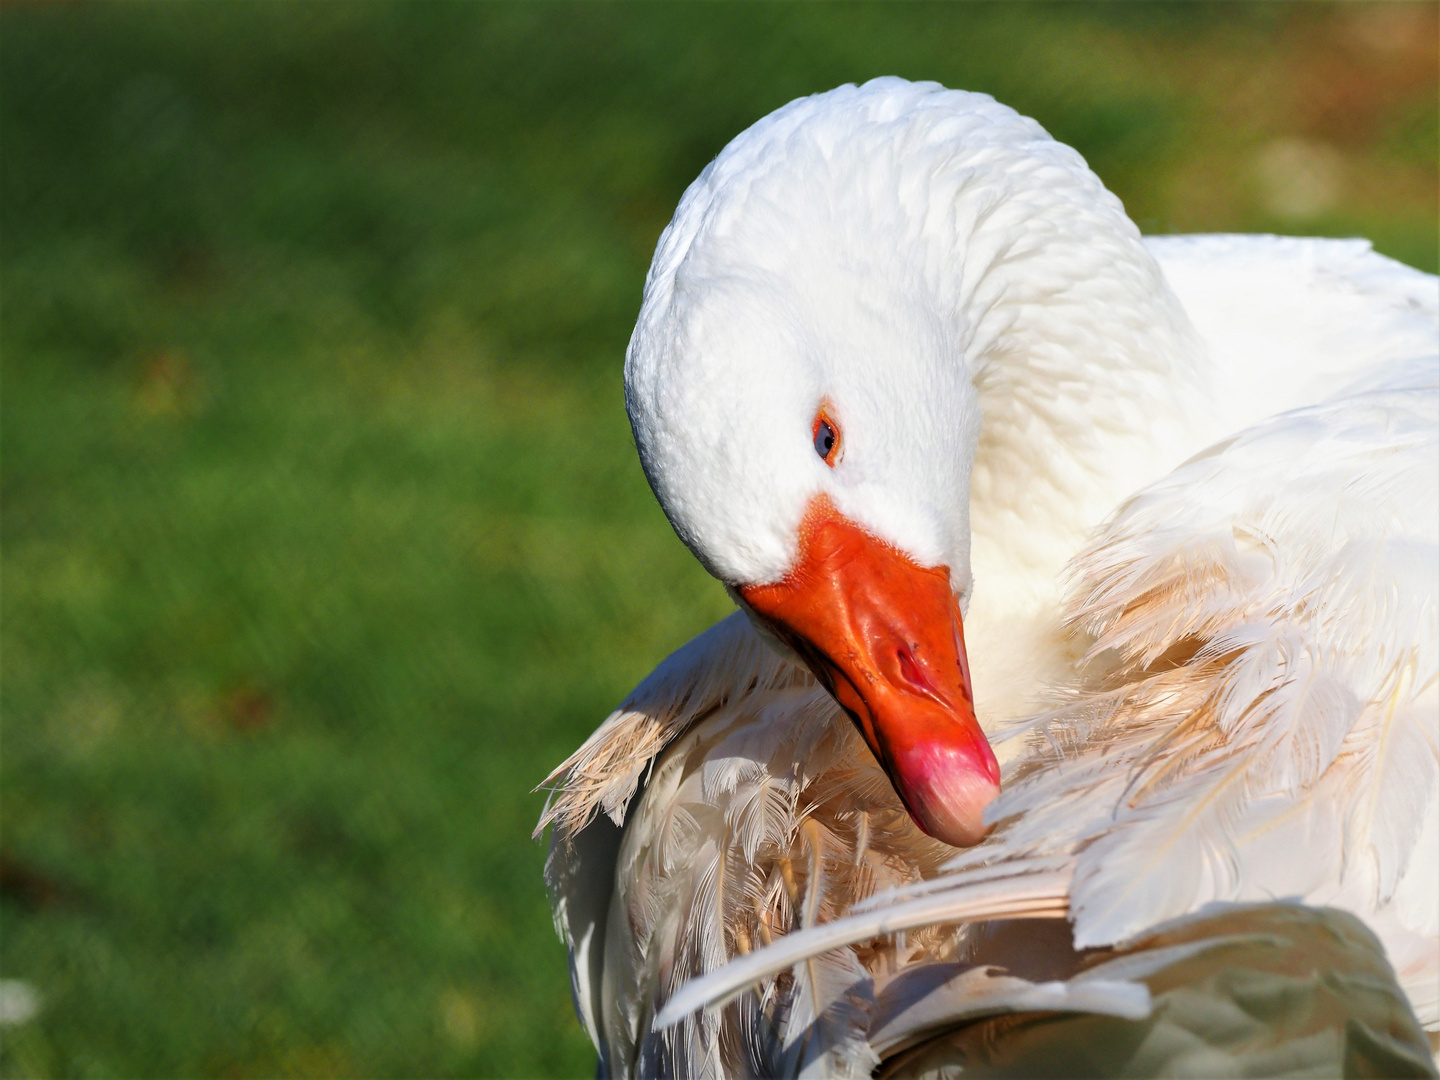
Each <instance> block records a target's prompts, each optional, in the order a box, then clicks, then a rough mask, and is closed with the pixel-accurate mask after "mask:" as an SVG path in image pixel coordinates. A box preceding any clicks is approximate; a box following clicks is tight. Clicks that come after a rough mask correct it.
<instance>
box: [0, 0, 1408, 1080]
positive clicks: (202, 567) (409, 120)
mask: <svg viewBox="0 0 1440 1080" xmlns="http://www.w3.org/2000/svg"><path fill="white" fill-rule="evenodd" d="M1395 11H1398V12H1399V13H1400V14H1399V16H1396V15H1395V14H1394V13H1393V12H1395ZM1397 18H1398V20H1399V21H1398V22H1397V21H1396V20H1397ZM1406 19H1409V20H1410V22H1409V23H1406V22H1405V20H1406ZM1367 20H1368V21H1367ZM1417 20H1418V21H1417ZM0 22H3V33H0V61H3V64H0V130H3V139H4V144H3V157H0V181H3V184H0V255H3V262H0V362H3V378H4V386H3V389H4V398H3V430H0V449H3V455H4V478H3V511H4V512H3V521H0V530H3V532H0V536H3V573H4V581H3V584H4V590H3V596H0V602H3V625H0V633H3V663H4V671H3V676H4V678H3V684H0V695H3V698H0V705H3V721H4V728H3V760H0V783H3V811H4V816H3V825H0V827H3V834H0V858H3V861H0V893H3V901H0V903H3V906H0V919H3V926H0V931H3V937H0V977H4V978H14V979H23V980H26V981H27V982H28V983H30V984H33V985H34V986H35V987H36V988H37V989H38V991H39V993H40V995H41V999H42V1008H41V1011H40V1014H39V1016H38V1018H37V1019H35V1020H33V1021H31V1022H30V1023H28V1024H26V1025H23V1026H20V1027H15V1028H7V1029H5V1030H4V1032H3V1043H0V1069H3V1071H4V1073H5V1074H6V1075H15V1076H31V1075H34V1076H42V1075H80V1076H92V1075H93V1076H159V1075H220V1076H269V1075H296V1076H321V1075H367V1076H376V1075H450V1074H485V1075H504V1076H512V1075H537V1074H547V1075H582V1074H589V1073H590V1072H591V1070H592V1067H593V1058H592V1055H591V1052H590V1050H589V1046H588V1043H587V1041H586V1040H585V1038H584V1036H583V1035H582V1034H581V1032H580V1030H579V1028H578V1026H577V1025H576V1023H575V1022H574V1020H573V1018H572V1017H571V1014H570V1005H569V994H568V986H567V976H566V972H565V966H564V953H563V950H562V948H561V947H560V945H559V944H558V942H556V940H555V938H554V935H553V931H552V930H551V927H550V921H549V915H548V911H547V908H546V904H545V901H544V895H543V889H542V886H541V883H540V868H541V864H542V862H543V854H544V852H543V847H542V846H541V845H539V844H536V843H535V842H533V841H531V840H530V839H529V831H530V828H531V826H532V824H533V822H534V819H535V817H536V815H537V814H538V811H539V808H540V804H541V798H540V797H539V796H536V795H533V794H531V793H530V789H531V787H532V786H533V785H534V784H535V783H536V782H537V781H538V780H539V779H540V778H541V777H542V776H543V775H544V774H545V772H546V771H547V770H548V769H549V767H550V766H551V765H553V764H554V763H555V762H556V761H558V760H559V759H560V758H561V757H562V756H563V755H564V754H565V753H567V752H568V751H569V750H570V749H571V748H573V747H574V746H575V745H576V744H577V743H578V742H579V741H580V739H581V738H582V737H583V736H584V734H585V733H586V732H588V731H589V730H590V729H591V728H592V727H593V726H594V724H595V723H596V722H597V721H598V720H599V719H600V718H601V717H602V716H603V715H604V714H605V712H606V711H607V710H608V709H609V708H610V707H611V706H612V705H613V704H614V703H615V702H616V701H617V700H618V699H619V697H620V696H621V695H623V693H624V692H625V690H627V689H628V688H629V686H630V685H632V684H633V683H634V682H635V681H636V680H637V679H638V678H639V677H641V676H642V675H643V674H644V673H645V672H646V671H647V670H649V668H650V667H651V666H652V665H653V664H654V663H655V662H656V661H657V660H658V659H659V658H660V657H661V656H663V655H664V654H665V653H666V652H667V651H669V650H670V649H672V648H674V647H675V646H677V645H679V644H680V643H682V642H683V641H684V640H685V639H686V638H687V637H689V636H690V635H692V634H693V633H695V632H697V631H698V630H700V629H701V628H703V627H704V626H706V625H708V624H709V623H711V622H713V621H714V620H715V619H716V618H718V617H720V616H721V615H722V614H724V612H725V611H726V610H727V609H728V601H727V600H726V599H725V597H724V594H723V592H722V591H721V590H720V588H719V587H718V586H717V585H715V584H714V583H713V582H711V581H709V580H708V579H707V578H706V577H705V576H704V574H703V573H702V572H701V571H700V570H699V568H698V567H697V566H695V565H694V563H693V560H691V558H690V556H689V555H688V554H687V553H686V552H685V551H684V550H683V548H681V546H680V545H679V543H678V541H676V540H675V538H674V536H673V535H672V534H671V532H670V530H669V528H668V526H667V525H666V524H665V522H664V519H663V517H662V516H661V515H660V513H659V511H658V509H657V508H656V507H655V506H654V503H653V500H652V499H651V497H650V495H649V492H648V490H647V489H646V487H645V483H644V480H643V478H642V476H641V474H640V471H639V468H638V466H637V465H636V463H635V462H634V460H633V449H632V447H631V445H630V440H629V432H628V428H627V426H626V422H625V418H624V414H623V408H622V402H621V390H620V373H619V365H620V358H621V356H622V354H623V350H624V346H625V341H626V338H627V335H628V332H629V326H630V322H631V320H632V319H633V317H634V312H635V309H636V305H637V303H638V299H639V293H640V288H641V283H642V279H643V274H644V270H645V266H646V263H647V261H648V258H649V253H650V250H651V248H652V247H653V244H654V242H655V239H656V237H657V235H658V233H659V230H660V229H661V228H662V227H663V225H664V223H665V220H666V219H667V217H668V214H669V212H670V209H671V208H672V207H673V205H674V203H675V200H676V199H677V198H678V196H679V194H680V192H681V191H682V190H683V187H684V185H685V184H686V183H687V182H688V181H689V179H690V178H692V177H693V176H694V175H695V173H696V172H698V170H699V169H700V168H701V167H703V165H704V163H705V161H706V160H708V159H709V157H711V156H712V155H713V154H714V153H715V152H716V151H717V150H718V149H719V148H720V147H721V146H722V145H723V144H724V142H725V141H726V140H727V139H728V138H730V137H731V136H733V135H734V134H735V133H736V132H737V131H739V130H740V129H741V128H743V127H744V126H745V125H746V124H748V123H749V122H751V121H753V120H754V119H756V118H757V117H758V116H760V115H762V114H763V113H764V112H766V111H768V110H769V109H771V108H774V107H775V106H777V105H779V104H782V103H783V102H784V101H786V100H788V99H789V98H791V97H793V96H795V95H798V94H801V93H807V92H811V91H814V90H819V89H823V88H826V87H828V86H831V85H834V84H836V83H839V82H843V81H847V80H853V79H862V78H866V77H869V76H871V75H876V74H882V73H898V74H903V75H907V76H911V77H930V78H938V79H940V80H942V81H944V82H947V83H949V84H951V85H956V86H966V87H970V88H976V89H984V90H988V91H990V92H992V93H995V94H996V95H997V96H999V97H1000V98H1001V99H1002V100H1006V101H1008V102H1010V103H1012V104H1014V105H1016V106H1017V107H1019V108H1021V109H1022V110H1024V111H1027V112H1029V113H1032V114H1034V115H1036V116H1037V117H1039V118H1040V120H1041V121H1042V122H1043V123H1044V124H1045V125H1046V126H1047V127H1049V128H1050V129H1051V130H1052V131H1053V132H1054V133H1055V134H1056V135H1057V136H1059V137H1061V138H1064V139H1066V140H1068V141H1071V142H1073V143H1075V144H1076V145H1077V146H1078V147H1079V148H1080V149H1081V150H1082V152H1084V153H1085V154H1086V156H1087V158H1088V159H1089V160H1090V161H1091V163H1092V165H1093V166H1094V167H1095V168H1096V169H1097V171H1098V172H1100V174H1101V175H1102V176H1103V177H1104V178H1105V179H1106V180H1107V181H1108V182H1109V183H1111V185H1112V186H1113V187H1114V188H1115V189H1116V190H1117V191H1118V192H1119V193H1120V194H1121V195H1122V197H1124V198H1125V200H1126V202H1127V205H1128V206H1129V207H1130V209H1131V211H1132V213H1133V214H1134V216H1135V217H1136V218H1137V220H1140V221H1141V222H1142V224H1143V225H1144V226H1145V227H1146V228H1147V229H1149V230H1151V231H1174V230H1186V229H1206V230H1216V229H1236V228H1243V229H1277V230H1284V231H1300V232H1311V231H1316V232H1329V233H1339V234H1350V233H1363V234H1366V235H1371V236H1373V237H1374V238H1375V239H1376V240H1377V241H1378V242H1379V243H1380V246H1381V247H1382V250H1386V251H1389V252H1391V253H1393V254H1395V255H1397V256H1399V257H1403V258H1406V259H1408V260H1410V261H1412V262H1415V263H1416V264H1417V265H1422V266H1425V267H1428V268H1431V269H1433V268H1434V266H1435V262H1436V234H1435V229H1434V206H1435V178H1434V161H1435V156H1436V155H1435V129H1436V124H1435V112H1436V110H1435V93H1434V84H1435V57H1434V48H1433V44H1434V41H1435V32H1434V15H1433V8H1431V7H1428V6H1414V7H1406V6H1404V5H1381V6H1378V7H1373V8H1372V7H1368V6H1364V5H1357V6H1352V7H1347V8H1345V9H1343V10H1335V9H1329V8H1324V7H1320V6H1313V5H1305V6H1302V7H1296V8H1279V7H1260V6H1254V5H1247V6H1245V7H1239V6H1230V5H1225V6H1222V7H1220V8H1208V7H1204V6H1199V5H1181V6H1179V7H1176V8H1168V7H1166V8H1157V7H1150V6H1144V5H1118V6H1114V7H1111V6H1106V7H1102V8H1089V7H1084V6H1079V5H1063V6H1059V7H1046V6H1036V5H1023V6H1014V5H994V6H990V5H960V6H954V5H944V6H897V5H885V6H864V5H860V6H846V7H831V6H821V5H806V6H798V7H788V6H785V7H782V6H743V5H736V6H691V5H687V6H684V7H676V8H669V7H660V6H625V5H604V6H601V5H596V6H581V7H562V6H557V5H546V6H532V5H514V6H506V5H489V6H481V5H451V4H424V3H420V4H405V5H398V6H388V5H381V4H370V3H367V4H358V3H355V4H348V3H342V4H335V5H324V6H322V5H315V6H303V7H297V6H288V5H285V6H282V5H274V6H261V5H241V4H226V3H222V4H218V5H206V6H204V7H181V6H179V5H163V6H145V5H138V4H130V5H126V6H123V7H103V6H76V7H65V8H55V9H50V8H45V9H38V8H35V9H32V8H17V7H6V8H5V9H4V10H3V13H0ZM1397 28H1398V29H1397ZM1422 39H1423V41H1424V42H1427V43H1429V44H1428V45H1426V46H1425V47H1423V48H1420V49H1418V50H1417V48H1416V46H1415V44H1414V43H1415V42H1418V41H1421V40H1422ZM1357 116H1358V117H1359V118H1360V119H1359V120H1358V121H1357V120H1356V119H1355V118H1356V117H1357ZM1285 139H1288V140H1291V142H1292V143H1293V144H1294V145H1296V146H1299V147H1300V150H1299V151H1298V152H1299V154H1300V157H1299V159H1298V160H1300V161H1302V162H1304V161H1311V162H1320V163H1321V164H1320V165H1319V166H1317V167H1318V168H1319V169H1320V171H1321V172H1322V173H1324V172H1325V170H1326V169H1327V168H1328V169H1329V170H1330V172H1329V173H1326V174H1325V175H1324V176H1321V178H1320V179H1321V181H1322V182H1321V184H1320V188H1321V190H1320V191H1319V195H1318V196H1317V195H1316V192H1315V189H1314V188H1313V186H1312V189H1309V193H1308V196H1307V197H1308V198H1309V202H1306V201H1305V199H1304V198H1300V199H1298V201H1297V198H1296V197H1295V193H1294V192H1293V191H1291V192H1289V193H1288V195H1287V193H1286V191H1284V190H1278V189H1274V187H1275V185H1274V183H1272V182H1271V181H1269V180H1267V179H1266V175H1267V174H1266V173H1265V170H1264V168H1262V167H1260V166H1257V164H1256V162H1257V161H1261V160H1264V155H1265V154H1267V153H1270V154H1272V156H1273V154H1274V153H1275V151H1273V146H1274V144H1275V143H1276V140H1285ZM1285 145H1289V144H1285ZM1282 150H1284V152H1285V153H1291V154H1292V157H1293V154H1294V152H1293V147H1292V149H1290V150H1285V149H1284V146H1282ZM1306 154H1309V155H1310V157H1309V158H1306V157H1305V155H1306ZM1326 163H1328V164H1326ZM1327 177H1328V179H1327ZM1267 183H1270V184H1271V186H1270V187H1266V184H1267ZM1326 184H1328V185H1329V186H1328V187H1326V186H1325V185H1326ZM1281 186H1282V187H1283V185H1281ZM1301 194H1302V195H1305V192H1302V193H1301ZM1287 198H1288V199H1289V201H1288V202H1287V201H1286V200H1287ZM1297 215H1298V216H1297Z"/></svg>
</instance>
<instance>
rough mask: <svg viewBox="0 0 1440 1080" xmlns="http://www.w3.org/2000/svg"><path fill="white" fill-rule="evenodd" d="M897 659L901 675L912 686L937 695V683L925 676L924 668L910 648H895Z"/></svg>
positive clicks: (928, 693) (924, 692)
mask: <svg viewBox="0 0 1440 1080" xmlns="http://www.w3.org/2000/svg"><path fill="white" fill-rule="evenodd" d="M895 659H896V660H898V661H899V663H900V677H901V678H902V679H904V680H905V681H906V682H907V683H909V684H910V686H911V687H912V688H913V689H915V690H918V691H920V692H921V693H922V694H927V695H931V696H935V695H936V694H937V691H936V689H935V685H934V684H933V683H932V682H931V681H930V680H929V679H927V678H926V677H925V672H924V670H923V669H922V668H921V667H920V665H919V663H917V662H916V660H915V657H914V655H912V654H911V652H910V650H909V649H906V648H900V649H896V650H895Z"/></svg>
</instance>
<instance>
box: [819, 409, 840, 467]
mask: <svg viewBox="0 0 1440 1080" xmlns="http://www.w3.org/2000/svg"><path fill="white" fill-rule="evenodd" d="M815 453H817V454H819V455H820V459H821V460H822V461H824V462H825V464H826V465H829V466H830V467H831V468H834V466H835V462H836V460H837V459H838V458H839V457H840V433H839V432H838V431H836V430H835V425H834V424H832V423H831V422H830V420H829V419H828V418H827V417H825V416H823V415H822V416H817V417H816V418H815Z"/></svg>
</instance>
